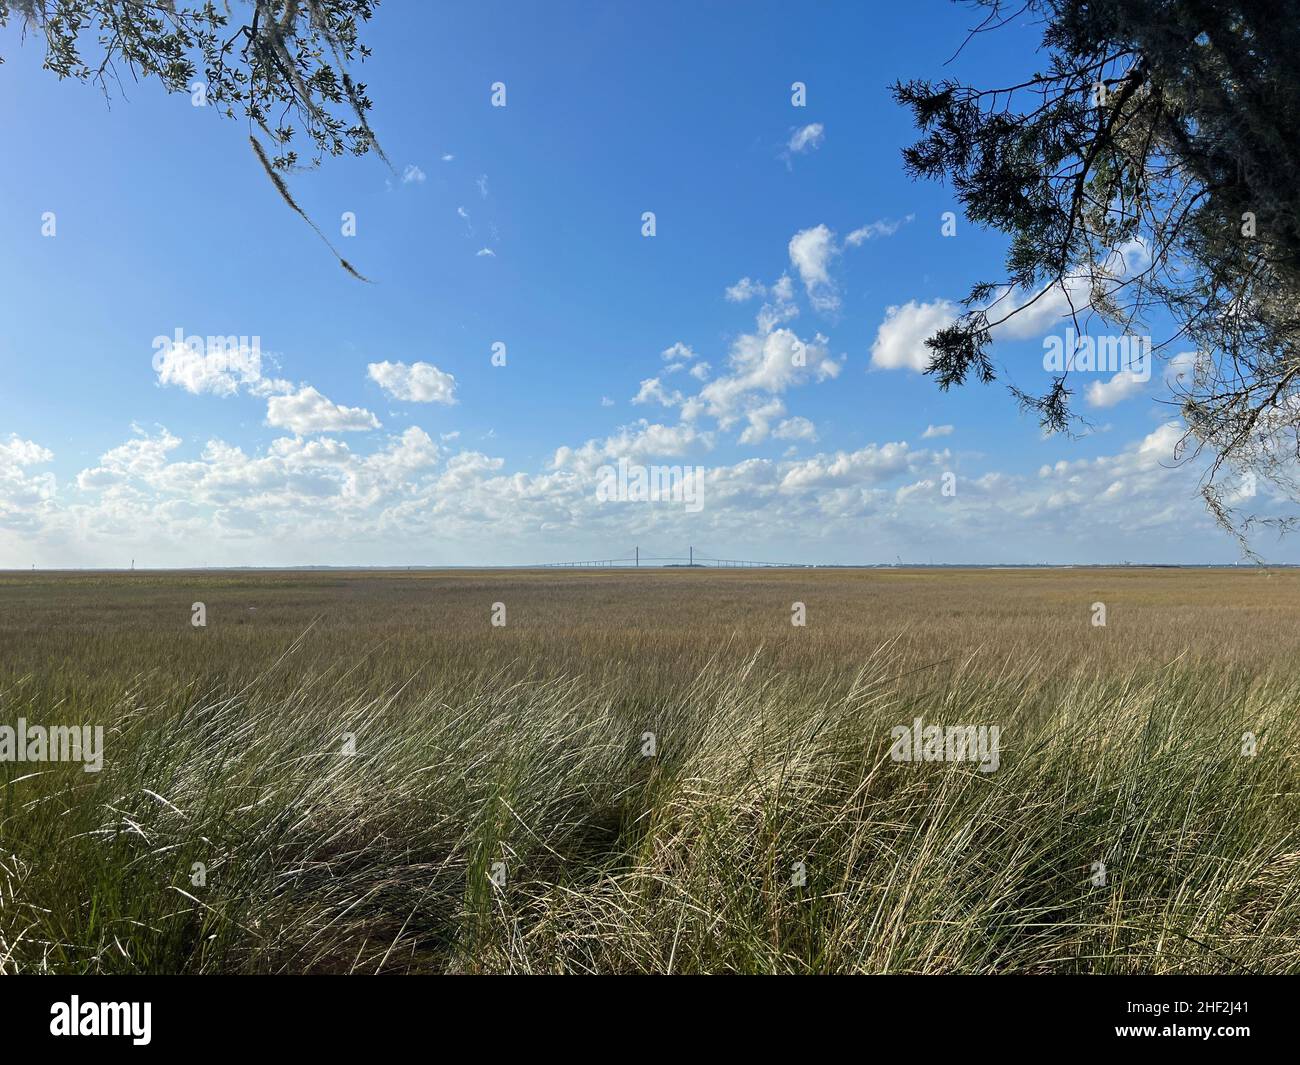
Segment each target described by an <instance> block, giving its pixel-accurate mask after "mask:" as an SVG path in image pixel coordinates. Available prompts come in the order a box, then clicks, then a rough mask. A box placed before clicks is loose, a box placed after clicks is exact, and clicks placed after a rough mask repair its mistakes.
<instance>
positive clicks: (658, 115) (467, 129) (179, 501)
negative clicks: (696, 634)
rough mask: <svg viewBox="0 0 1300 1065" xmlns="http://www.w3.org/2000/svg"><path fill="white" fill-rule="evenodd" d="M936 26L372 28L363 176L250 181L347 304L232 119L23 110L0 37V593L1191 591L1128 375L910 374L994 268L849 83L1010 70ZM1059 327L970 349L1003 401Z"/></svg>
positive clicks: (955, 19)
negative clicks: (737, 571) (556, 579)
mask: <svg viewBox="0 0 1300 1065" xmlns="http://www.w3.org/2000/svg"><path fill="white" fill-rule="evenodd" d="M971 22H972V15H971V13H970V12H969V11H968V10H966V9H964V8H963V7H961V6H958V5H952V4H948V3H939V2H932V0H921V2H917V3H914V4H910V5H900V6H889V7H885V6H884V5H865V4H847V3H844V4H817V5H806V6H803V7H800V8H792V7H790V6H789V5H788V4H774V3H768V4H763V3H760V4H747V5H744V6H741V5H734V4H721V3H718V4H700V3H656V4H654V5H633V4H603V5H598V4H576V3H565V4H547V5H541V4H524V3H511V4H483V3H475V4H448V5H441V4H440V5H436V6H435V5H426V4H416V3H411V2H399V0H393V2H390V3H387V4H384V5H383V6H382V7H381V9H380V11H379V13H378V15H377V17H376V19H375V20H374V22H373V23H371V24H370V26H369V27H367V30H366V35H365V39H366V40H367V41H368V43H369V44H370V45H371V46H372V48H373V50H374V56H373V58H372V59H371V60H369V61H367V62H366V63H365V64H364V65H363V66H362V67H361V68H360V71H359V78H360V80H364V81H365V82H366V83H367V84H368V86H369V93H370V96H371V98H372V99H373V100H374V103H375V109H374V112H373V113H372V124H373V125H374V127H375V129H376V132H377V133H378V135H379V137H380V140H381V142H382V143H383V145H384V146H385V148H386V150H387V152H388V154H389V156H390V157H391V159H392V162H393V164H394V171H392V172H390V171H389V170H388V168H386V167H385V166H384V165H383V164H382V163H381V162H380V161H379V160H378V159H377V158H374V157H366V158H361V159H353V158H339V159H330V160H327V161H326V162H325V163H324V165H323V166H322V167H321V168H320V169H318V170H315V171H312V172H310V173H305V174H301V175H296V176H294V177H293V178H292V188H293V191H294V194H295V196H296V197H297V198H298V200H299V202H300V203H301V204H302V205H303V206H304V208H305V209H306V210H307V211H308V212H309V213H310V214H311V215H312V217H313V218H314V219H316V220H317V222H318V223H320V224H321V226H322V228H323V229H325V230H326V232H327V233H328V234H329V235H330V237H331V239H332V240H333V241H334V243H335V245H336V246H338V247H339V249H340V251H341V252H342V253H343V254H344V255H345V256H346V257H347V258H348V259H349V260H350V261H352V262H353V263H354V264H355V265H356V266H357V267H358V268H359V269H360V270H361V271H362V272H363V273H365V274H366V275H367V276H369V277H370V278H372V279H373V280H374V282H375V283H374V284H371V285H364V284H360V283H358V282H356V281H355V280H352V279H350V278H349V277H348V276H347V275H346V274H344V273H343V271H342V270H340V269H339V267H338V265H337V264H336V263H335V261H334V260H333V258H332V256H331V255H330V254H329V252H328V250H327V249H326V248H325V247H324V245H323V244H321V243H320V241H319V240H318V238H317V237H316V236H315V235H314V234H312V232H311V231H310V230H309V229H308V228H307V226H305V225H304V224H303V223H302V221H301V220H300V219H298V218H297V217H296V216H295V215H294V214H293V213H292V212H291V211H290V210H289V209H288V208H287V207H286V206H285V205H284V204H283V203H282V202H281V201H280V200H279V198H278V197H277V196H276V195H275V193H274V191H273V190H272V188H271V187H270V185H269V183H268V182H267V180H266V177H265V175H264V174H263V173H262V172H261V170H260V167H259V166H258V165H257V162H256V160H255V159H254V157H253V155H252V153H251V151H250V150H249V147H248V144H247V127H246V124H245V123H243V122H242V121H240V120H228V119H223V118H221V117H219V116H218V115H217V114H216V112H215V110H214V109H212V108H196V107H193V106H191V102H190V99H189V97H187V96H180V95H177V96H167V95H166V94H164V93H163V92H162V90H161V88H159V87H158V86H156V85H154V84H150V83H142V84H138V85H136V84H130V83H128V84H127V85H126V86H124V87H123V88H121V89H117V88H115V89H114V90H113V91H112V98H111V100H109V101H106V100H105V98H104V96H103V95H102V94H101V93H100V92H99V91H98V90H97V89H96V88H95V87H93V86H88V85H82V84H79V83H72V82H63V83H60V82H58V81H57V80H56V79H55V78H54V77H53V76H52V75H50V74H49V73H47V72H44V71H42V70H40V53H39V51H38V50H37V48H36V47H35V46H36V44H37V42H36V41H35V40H33V39H31V38H29V39H28V40H27V41H26V42H25V43H23V44H22V45H21V46H20V45H19V34H18V32H17V30H16V29H15V27H12V26H11V27H10V28H9V29H8V30H6V31H4V33H3V34H2V35H0V49H2V50H3V54H4V55H5V56H6V60H7V61H6V63H5V64H4V65H3V66H0V128H2V129H3V134H4V138H5V143H6V145H7V148H8V164H7V165H6V166H4V167H3V168H0V239H3V241H4V244H5V246H6V248H8V249H9V250H10V254H8V255H6V256H4V257H3V259H2V260H0V281H2V287H0V292H2V293H3V295H2V296H0V299H3V301H4V314H3V316H0V369H2V370H3V373H2V375H0V566H6V567H19V568H27V567H30V566H31V565H33V564H35V565H38V566H76V565H94V566H118V565H125V564H127V563H128V562H129V560H130V559H131V558H135V559H136V560H137V564H139V565H154V566H163V565H168V566H183V565H204V564H211V565H217V564H236V565H239V564H243V565H292V564H324V563H333V564H341V565H344V564H436V563H525V562H532V561H539V562H540V561H551V560H562V559H570V558H604V557H611V556H619V555H622V554H623V553H625V552H626V551H628V550H629V549H630V548H631V546H632V545H633V544H640V545H641V547H642V549H643V551H646V552H648V553H655V554H670V553H672V554H675V553H677V552H678V551H683V550H684V549H685V548H686V546H687V545H688V544H693V545H695V546H696V547H697V549H699V550H701V551H703V552H705V553H708V554H711V555H716V556H721V557H728V558H754V559H765V558H777V559H797V560H806V561H823V562H854V561H860V562H877V561H893V560H894V559H895V558H897V557H902V558H903V559H904V560H905V561H917V562H925V561H930V560H933V561H936V562H963V561H969V562H981V563H983V562H1016V561H1027V562H1039V561H1050V562H1111V561H1123V560H1132V561H1166V562H1218V561H1223V562H1231V561H1233V560H1234V559H1235V558H1236V557H1237V554H1236V550H1235V548H1234V546H1233V545H1232V543H1231V542H1230V541H1229V540H1228V539H1227V538H1225V537H1224V536H1223V535H1222V534H1221V533H1219V532H1217V531H1216V530H1215V529H1214V528H1213V526H1212V524H1211V523H1210V521H1209V519H1208V518H1207V517H1206V516H1205V514H1204V512H1203V507H1202V505H1201V504H1200V503H1199V501H1198V499H1197V498H1196V485H1197V473H1198V470H1197V469H1196V468H1191V469H1187V468H1182V469H1178V468H1174V466H1173V463H1172V448H1173V444H1174V442H1175V441H1176V440H1177V439H1178V436H1179V435H1180V431H1179V429H1178V426H1177V424H1176V421H1175V419H1176V410H1175V409H1174V408H1172V407H1170V406H1169V405H1168V404H1167V403H1162V402H1161V399H1162V397H1164V398H1167V389H1166V387H1165V376H1166V371H1167V367H1166V366H1165V364H1163V363H1162V362H1160V361H1157V364H1156V366H1155V368H1154V370H1153V372H1152V374H1151V380H1150V382H1146V383H1142V382H1137V381H1131V380H1119V381H1116V380H1114V375H1113V374H1109V373H1108V374H1095V375H1085V376H1082V377H1081V378H1080V379H1079V381H1078V390H1079V391H1078V395H1077V397H1076V399H1077V402H1078V405H1079V409H1080V411H1081V413H1083V414H1084V415H1086V416H1087V417H1088V418H1089V419H1090V420H1091V422H1092V423H1093V425H1094V427H1095V431H1094V432H1092V433H1091V434H1089V435H1087V436H1085V437H1083V438H1079V439H1068V438H1054V439H1044V438H1043V437H1042V435H1041V433H1040V432H1039V430H1038V427H1037V425H1036V423H1035V422H1034V420H1033V419H1032V418H1031V417H1027V416H1024V415H1021V414H1019V413H1018V412H1017V410H1016V407H1015V404H1014V402H1013V401H1012V399H1011V397H1010V396H1008V395H1007V393H1006V391H1005V388H1004V387H1003V386H1002V385H1001V384H997V385H994V386H991V387H983V386H979V385H971V386H968V387H967V388H965V389H961V390H956V391H953V392H950V393H947V394H944V393H941V392H939V391H938V389H937V388H936V386H935V385H934V383H933V382H932V380H931V379H930V378H928V377H925V376H924V375H922V374H920V373H918V372H917V371H916V369H915V365H916V364H917V360H918V359H920V358H922V357H923V348H921V346H920V341H921V340H922V339H923V338H924V335H925V334H926V332H927V331H928V329H929V328H931V327H933V326H934V325H935V324H938V323H940V322H941V321H942V320H943V319H944V316H945V315H946V314H950V313H951V310H952V304H953V301H956V300H958V299H960V298H961V297H962V296H963V295H964V294H965V292H966V290H967V288H968V287H969V285H970V284H971V282H973V281H975V280H996V279H997V278H998V277H999V276H1000V261H1001V251H1002V249H1003V246H1004V242H1003V239H1002V238H1001V237H1000V236H998V235H997V234H989V233H983V232H980V231H979V230H978V229H977V228H976V227H974V226H972V225H969V224H967V223H966V221H965V220H964V219H960V218H959V219H958V221H957V231H956V234H955V235H953V236H945V235H943V233H942V231H941V216H942V214H943V212H945V211H949V210H956V209H957V207H956V204H955V203H954V202H953V199H952V197H951V195H950V192H949V190H947V189H945V188H944V187H943V186H942V185H939V184H929V183H914V182H912V181H911V180H909V179H908V178H907V177H906V176H905V175H904V174H903V172H902V167H901V163H900V158H899V150H900V148H901V147H902V146H904V145H905V144H907V143H908V142H909V141H910V140H911V139H912V128H911V125H910V121H909V117H908V115H907V114H906V113H905V112H904V111H903V110H902V109H900V108H898V107H896V106H895V105H894V104H893V103H892V102H891V101H890V99H889V97H888V91H887V90H888V86H889V84H890V83H891V82H892V81H893V80H894V79H895V78H897V77H914V76H928V77H939V76H945V75H950V76H954V77H958V78H968V79H971V80H974V81H979V82H982V83H989V82H996V83H1012V82H1014V81H1016V80H1019V79H1020V77H1021V76H1022V75H1024V74H1025V73H1030V72H1032V71H1033V69H1035V65H1036V63H1037V62H1039V57H1037V56H1036V55H1035V49H1036V43H1037V35H1036V33H1034V32H1033V31H1032V30H1031V29H1028V28H1016V27H1012V28H1008V29H1006V30H1004V31H1002V32H1001V33H999V34H993V35H983V36H982V37H980V38H978V39H977V40H976V41H975V42H973V43H972V44H971V45H970V46H968V47H967V48H966V49H965V50H964V51H963V53H962V54H961V56H960V57H959V58H958V59H957V60H956V61H954V62H952V63H950V64H948V65H947V66H945V61H947V60H948V59H949V57H950V56H952V55H953V53H954V52H956V51H957V49H958V47H959V46H960V44H961V43H962V41H963V39H964V37H965V32H966V30H967V28H968V27H969V26H970V25H971ZM498 81H499V82H504V83H505V86H506V93H507V96H506V101H507V103H506V106H505V107H492V106H491V101H490V86H491V85H492V83H494V82H498ZM796 81H802V82H804V83H805V84H806V85H807V106H805V107H802V108H797V107H794V106H792V103H791V85H792V83H794V82H796ZM647 211H651V212H654V215H655V223H656V233H655V235H654V236H653V237H646V236H643V235H642V215H643V213H644V212H647ZM45 212H53V213H54V216H55V221H56V233H55V235H54V236H53V237H49V236H43V235H42V216H43V214H44V213H45ZM344 212H352V213H353V214H354V215H355V217H356V229H357V232H356V236H355V237H344V236H342V235H340V219H341V216H342V215H343V213H344ZM488 253H490V254H488ZM743 279H749V282H748V283H743ZM741 296H748V298H744V299H741V298H740V297H741ZM1027 317H1028V316H1027ZM1062 326H1063V323H1061V322H1060V321H1059V319H1056V318H1051V319H1049V318H1047V317H1046V316H1044V315H1041V314H1040V315H1037V316H1035V317H1034V319H1033V320H1030V321H1027V322H1026V323H1025V324H1024V326H1023V327H1022V328H1020V329H1018V330H1016V331H1015V333H1014V335H1008V336H1006V337H1004V338H1001V339H999V341H998V342H997V344H996V347H995V355H996V359H997V362H998V363H999V365H1000V366H1001V367H1003V368H1005V370H1006V371H1008V373H1009V375H1010V377H1009V379H1010V380H1013V381H1015V382H1016V383H1018V384H1020V385H1022V386H1023V387H1026V388H1028V389H1030V390H1036V389H1041V388H1043V387H1044V386H1045V384H1046V382H1047V380H1048V376H1047V374H1046V372H1045V371H1044V370H1043V367H1042V356H1043V337H1044V336H1045V335H1048V334H1051V333H1054V332H1055V333H1059V332H1060V331H1061V329H1062ZM177 329H180V330H182V332H183V334H184V335H198V336H209V335H220V336H230V335H239V336H248V337H253V336H256V337H257V338H259V342H260V353H261V361H260V365H259V366H258V367H257V368H256V370H255V371H252V370H248V369H247V368H244V369H240V370H238V371H236V372H232V371H230V370H229V369H228V368H226V367H225V364H221V365H218V364H216V363H207V362H198V363H196V362H194V361H193V360H192V359H190V360H188V361H187V359H185V358H181V357H180V354H181V353H177V356H176V358H174V359H173V358H170V357H169V358H168V359H167V360H164V364H163V369H162V370H161V371H160V369H159V367H158V365H157V360H156V359H155V357H154V356H155V350H154V348H153V346H152V345H153V341H154V338H155V337H157V336H160V335H161V336H171V335H172V334H173V333H174V332H175V331H176V330H177ZM497 342H500V343H503V344H505V346H506V365H505V366H494V365H492V362H491V354H492V346H493V344H494V343H497ZM677 345H681V347H676V346H677ZM686 349H689V352H687V351H686ZM799 350H802V351H803V353H804V365H803V366H799V367H795V366H792V364H791V352H795V351H799ZM665 351H674V352H676V354H674V355H670V356H668V357H664V355H663V354H662V353H663V352H665ZM1171 354H1177V353H1171ZM1089 389H1093V390H1094V391H1093V398H1094V399H1096V402H1092V401H1090V398H1089V393H1088V390H1089ZM638 398H639V401H638ZM620 458H621V459H625V460H626V461H628V462H629V463H632V464H639V465H646V466H649V465H679V466H690V467H702V469H703V473H702V475H701V476H702V478H703V481H702V484H703V489H702V505H701V506H700V507H699V508H698V509H697V510H693V511H687V509H686V508H684V507H683V506H682V505H681V503H680V502H677V503H674V502H673V501H671V500H667V501H665V500H660V501H653V502H635V501H623V500H613V501H603V500H599V499H597V483H598V481H599V477H600V470H601V468H602V467H607V466H609V465H611V464H616V463H617V461H618V460H619V459H620ZM949 474H950V475H951V477H950V478H948V479H947V480H946V479H945V475H949ZM945 484H949V485H951V486H952V490H951V491H950V492H949V493H947V494H945V493H944V491H943V486H944V485H945ZM1260 491H1261V492H1263V487H1262V486H1261V487H1260ZM1259 546H1260V549H1261V550H1262V552H1263V553H1264V554H1265V555H1266V557H1268V558H1270V559H1272V560H1275V561H1290V560H1294V556H1295V554H1296V552H1295V549H1294V547H1293V546H1291V545H1289V544H1282V545H1277V544H1275V543H1273V542H1272V541H1269V542H1266V543H1261V544H1260V545H1259Z"/></svg>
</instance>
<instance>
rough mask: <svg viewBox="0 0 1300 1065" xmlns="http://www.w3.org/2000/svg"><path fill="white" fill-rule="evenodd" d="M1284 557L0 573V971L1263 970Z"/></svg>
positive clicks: (1294, 789)
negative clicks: (12, 758)
mask: <svg viewBox="0 0 1300 1065" xmlns="http://www.w3.org/2000/svg"><path fill="white" fill-rule="evenodd" d="M1297 581H1300V575H1297V574H1293V573H1291V572H1290V571H1277V572H1275V573H1272V574H1270V573H1267V572H1265V571H1238V572H1232V571H1156V570H1137V569H1134V570H1127V569H1125V570H1108V571H1093V570H1079V571H1069V572H1062V571H1050V572H1043V571H1019V572H979V571H968V572H957V571H750V572H714V571H708V572H704V571H675V572H674V571H642V572H638V573H627V572H619V571H612V572H573V573H570V572H565V571H560V572H543V573H533V572H530V573H517V572H479V573H470V572H461V573H384V574H377V573H347V574H345V573H333V572H330V573H184V574H143V573H138V574H133V575H126V574H121V575H113V576H107V575H94V574H62V575H41V574H36V575H0V723H11V724H12V723H13V722H14V721H15V720H16V719H17V718H18V717H20V716H22V717H25V718H26V719H27V720H28V721H30V722H40V723H50V724H53V723H64V724H74V723H75V724H80V723H89V724H102V725H104V726H105V728H106V739H105V748H106V749H105V762H104V769H103V771H102V772H100V773H97V774H94V773H85V772H83V771H82V769H81V767H80V766H79V765H75V764H44V765H33V764H31V763H27V764H17V763H6V764H0V972H33V971H53V972H77V973H81V972H94V973H97V972H107V973H116V972H130V973H139V972H167V973H170V972H286V971H287V972H303V971H313V972H357V973H374V972H423V971H455V972H502V971H504V972H876V973H879V972H912V973H936V972H1014V973H1046V972H1144V973H1145V972H1151V973H1183V972H1266V973H1272V972H1295V971H1300V816H1298V815H1300V773H1298V772H1297V767H1298V763H1297V758H1298V755H1300V724H1297V710H1296V708H1297V706H1300V677H1297V676H1296V674H1295V670H1294V662H1295V661H1296V650H1297V646H1298V645H1300V623H1298V621H1297V603H1298V602H1300V600H1298V599H1297V596H1296V592H1297V591H1300V584H1298V583H1297ZM195 601H203V602H204V603H205V605H206V608H207V614H208V625H207V627H206V628H204V629H195V628H193V627H192V626H191V625H190V617H191V611H190V607H191V604H192V603H193V602H195ZM796 601H798V602H802V603H804V604H805V606H806V611H807V625H806V626H805V627H796V626H793V625H792V624H791V622H790V619H791V605H792V603H794V602H796ZM495 602H503V603H505V604H506V613H507V624H506V625H505V627H504V628H495V627H493V626H492V625H491V624H490V616H491V607H492V604H493V603H495ZM1094 602H1105V603H1106V607H1107V624H1106V626H1105V627H1104V628H1101V627H1096V626H1094V625H1092V624H1091V617H1092V611H1091V605H1092V604H1093V603H1094ZM916 717H922V718H923V719H924V721H925V722H926V723H927V724H929V723H935V724H940V725H945V724H972V725H996V726H998V727H999V728H1000V729H1001V751H1000V764H999V767H998V769H997V770H996V771H995V772H991V773H985V772H981V771H980V770H979V768H978V767H977V766H976V765H973V764H971V763H969V762H956V763H952V762H929V763H920V764H916V763H912V764H908V763H900V762H895V761H893V760H891V758H890V757H889V750H890V742H891V740H890V734H891V729H893V728H894V727H895V726H899V725H906V724H909V723H910V722H912V720H913V719H914V718H916ZM1246 733H1250V734H1252V735H1253V736H1254V737H1256V739H1257V748H1256V753H1255V754H1254V755H1249V754H1244V753H1243V735H1244V734H1246ZM349 736H351V737H355V739H354V741H353V743H349V742H348V739H347V737H349ZM649 752H652V753H649ZM200 871H201V874H200ZM196 879H197V880H198V881H200V882H199V883H196V882H195V881H196Z"/></svg>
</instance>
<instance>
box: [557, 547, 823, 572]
mask: <svg viewBox="0 0 1300 1065" xmlns="http://www.w3.org/2000/svg"><path fill="white" fill-rule="evenodd" d="M601 566H604V567H608V568H624V569H639V568H641V567H642V566H646V567H651V566H657V567H665V566H683V567H692V568H697V569H699V568H710V569H733V568H734V569H742V568H760V569H764V568H765V569H800V568H805V567H810V566H812V563H811V562H757V561H753V560H750V559H739V558H714V557H712V556H711V555H705V554H701V553H699V552H697V551H696V550H695V548H694V547H688V548H687V549H686V554H684V555H650V554H642V553H641V548H640V547H633V548H631V549H630V552H629V553H628V554H626V555H624V556H623V557H622V558H595V559H584V560H582V561H578V562H543V563H541V564H540V565H539V566H538V568H539V569H584V568H593V567H601Z"/></svg>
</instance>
